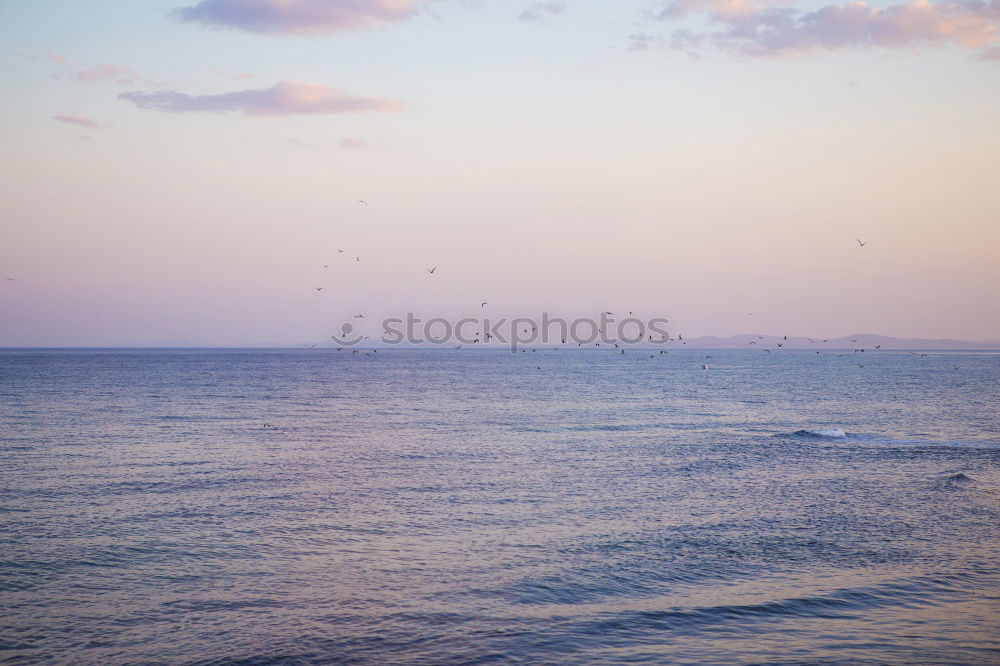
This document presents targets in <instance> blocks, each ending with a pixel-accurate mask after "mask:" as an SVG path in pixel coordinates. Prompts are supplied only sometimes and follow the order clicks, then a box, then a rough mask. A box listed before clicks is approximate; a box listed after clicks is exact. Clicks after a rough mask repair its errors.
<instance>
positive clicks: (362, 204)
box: [7, 199, 958, 370]
mask: <svg viewBox="0 0 1000 666" xmlns="http://www.w3.org/2000/svg"><path fill="white" fill-rule="evenodd" d="M356 205H357V206H358V207H359V208H368V202H367V201H365V200H363V199H359V200H358V201H357V204H356ZM855 240H857V242H858V247H865V246H866V245H868V241H862V240H861V239H860V238H857V239H855ZM336 250H337V253H338V254H344V250H342V249H340V248H336ZM354 260H355V262H360V261H361V257H360V256H355V257H354ZM323 268H324V269H329V268H330V264H324V266H323ZM437 269H438V267H437V266H432V267H430V268H427V269H425V270H426V271H427V273H428V274H430V275H434V274H435V273H436V272H437ZM7 281H8V282H14V281H15V279H14V278H13V277H8V278H7ZM315 289H316V291H317V292H321V291H323V289H324V287H315ZM487 305H489V302H488V301H482V303H480V308H485V307H486V306H487ZM605 314H608V315H614V313H613V312H605ZM631 314H632V313H631V312H629V315H631ZM755 314H756V313H754V312H748V313H747V316H748V317H752V316H754V315H755ZM354 318H355V319H364V318H365V315H364V313H357V314H355V315H354ZM531 332H532V333H534V332H537V329H535V328H534V327H532V329H531ZM598 332H599V333H603V331H601V330H600V329H598ZM524 333H528V329H525V330H524ZM480 337H483V338H484V340H485V341H486V342H490V340H491V338H492V337H493V336H492V335H491V334H490V333H488V332H487V333H486V334H485V336H482V335H481V333H480V332H479V331H477V332H476V338H475V339H474V340H473V343H474V344H475V343H479V342H480V339H479V338H480ZM368 339H369V337H368V336H367V335H366V336H363V338H362V340H368ZM764 339H765V338H764V336H763V335H758V336H757V339H756V340H750V341H749V342H748V343H747V346H748V347H749V346H752V345H756V344H758V342H759V341H762V340H764ZM782 340H783V341H782V342H778V343H776V344H777V346H778V347H779V348H782V347H784V345H785V343H786V342H787V341H788V336H787V335H785V336H783V337H782ZM806 340H808V341H809V342H811V343H814V344H819V342H820V341H819V340H815V339H813V338H808V337H807V338H806ZM858 340H859V338H851V342H853V343H857V342H858ZM646 342H650V343H665V342H681V343H682V344H685V345H686V344H687V343H686V342H684V336H683V335H681V334H678V335H677V337H676V338H670V337H664V338H661V339H659V340H654V339H653V336H649V337H648V339H647V340H646ZM822 342H829V338H827V339H824V340H822ZM562 343H563V344H566V339H565V338H563V339H562ZM613 344H614V348H616V349H619V350H620V352H621V355H622V356H624V355H625V349H624V348H622V347H621V345H619V344H618V343H617V342H616V343H613ZM583 345H584V343H582V342H579V343H577V347H583ZM594 345H595V346H596V347H600V346H601V343H600V342H596V343H594ZM303 346H304V347H306V348H307V349H316V348H317V347H318V346H319V345H317V344H309V345H303ZM462 347H463V345H457V346H456V347H455V349H462ZM881 347H882V345H880V344H878V345H875V346H874V349H880V348H881ZM558 349H559V347H553V348H552V351H557V350H558ZM637 349H638V350H640V351H643V352H645V351H647V350H645V349H642V348H637ZM343 350H344V347H336V351H338V352H339V351H343ZM359 351H361V352H362V353H363V354H364V355H365V356H367V357H369V358H371V357H373V356H374V355H375V354H377V353H378V350H377V349H371V350H370V351H362V350H359V349H352V350H351V353H352V354H357V353H359ZM520 351H521V353H527V352H528V351H529V350H528V349H521V350H520ZM530 351H531V352H537V351H538V349H537V348H532V349H531V350H530ZM763 351H764V352H766V353H767V354H770V353H771V350H770V349H769V348H764V349H763ZM669 353H670V352H669V351H667V350H660V352H659V354H650V355H649V357H648V358H649V359H656V358H657V357H659V356H662V355H663V354H669ZM816 353H817V354H819V353H820V352H819V350H817V351H816ZM854 353H855V354H863V353H865V347H858V348H856V349H855V350H854ZM910 353H911V354H912V355H914V356H917V355H918V354H917V352H910ZM843 356H844V354H837V358H842V357H843ZM919 356H920V357H921V358H926V357H927V354H925V353H921V354H919ZM643 358H646V356H645V354H643V355H642V356H639V357H638V358H636V359H635V360H636V361H641V360H642V359H643ZM711 358H712V356H711V355H706V356H705V360H706V361H707V360H711ZM856 365H857V366H858V367H859V368H864V367H865V365H864V363H857V364H856ZM537 367H538V369H539V370H541V366H537ZM701 367H702V369H703V370H708V364H707V363H702V365H701ZM954 368H955V370H958V366H954Z"/></svg>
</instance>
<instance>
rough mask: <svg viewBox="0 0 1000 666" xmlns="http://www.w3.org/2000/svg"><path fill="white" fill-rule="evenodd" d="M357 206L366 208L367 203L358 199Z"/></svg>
mask: <svg viewBox="0 0 1000 666" xmlns="http://www.w3.org/2000/svg"><path fill="white" fill-rule="evenodd" d="M358 206H360V207H361V208H368V202H367V201H365V200H364V199H358Z"/></svg>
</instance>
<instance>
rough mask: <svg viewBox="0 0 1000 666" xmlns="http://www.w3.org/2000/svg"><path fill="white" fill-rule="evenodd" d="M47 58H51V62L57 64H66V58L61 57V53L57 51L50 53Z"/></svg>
mask: <svg viewBox="0 0 1000 666" xmlns="http://www.w3.org/2000/svg"><path fill="white" fill-rule="evenodd" d="M49 60H51V61H52V62H54V63H56V64H57V65H65V64H66V58H65V57H63V56H61V55H59V54H58V53H50V54H49Z"/></svg>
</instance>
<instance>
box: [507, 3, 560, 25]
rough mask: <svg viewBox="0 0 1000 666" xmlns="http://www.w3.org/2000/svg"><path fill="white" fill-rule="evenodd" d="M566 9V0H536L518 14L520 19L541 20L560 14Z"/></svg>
mask: <svg viewBox="0 0 1000 666" xmlns="http://www.w3.org/2000/svg"><path fill="white" fill-rule="evenodd" d="M564 11H566V2H565V0H554V1H553V2H536V3H535V4H533V5H531V6H530V7H528V8H527V9H525V10H524V11H523V12H521V13H520V15H518V17H517V20H518V21H540V20H542V19H543V18H545V16H546V15H548V16H558V15H559V14H562V13H563V12H564Z"/></svg>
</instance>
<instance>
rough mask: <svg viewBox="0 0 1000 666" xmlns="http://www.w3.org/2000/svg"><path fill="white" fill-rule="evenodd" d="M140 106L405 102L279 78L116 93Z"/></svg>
mask: <svg viewBox="0 0 1000 666" xmlns="http://www.w3.org/2000/svg"><path fill="white" fill-rule="evenodd" d="M118 99H124V100H128V101H130V102H132V103H133V104H135V105H136V106H138V107H139V108H142V109H150V110H153V111H167V112H174V113H179V112H195V111H210V112H216V113H226V112H230V111H234V112H242V113H245V114H246V115H248V116H287V115H295V114H317V113H368V112H376V113H388V112H393V111H401V110H402V109H403V108H404V107H405V106H406V105H405V103H404V102H402V101H400V100H396V99H387V98H381V97H362V96H360V95H352V94H351V93H348V92H346V91H343V90H339V89H337V88H331V87H329V86H325V85H323V84H321V83H309V82H307V81H281V82H280V83H276V84H274V85H273V86H271V87H270V88H264V89H260V90H239V91H236V92H229V93H222V94H218V95H189V94H186V93H181V92H176V91H173V90H164V91H160V92H154V93H144V92H138V91H133V92H127V93H122V94H121V95H119V96H118Z"/></svg>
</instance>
